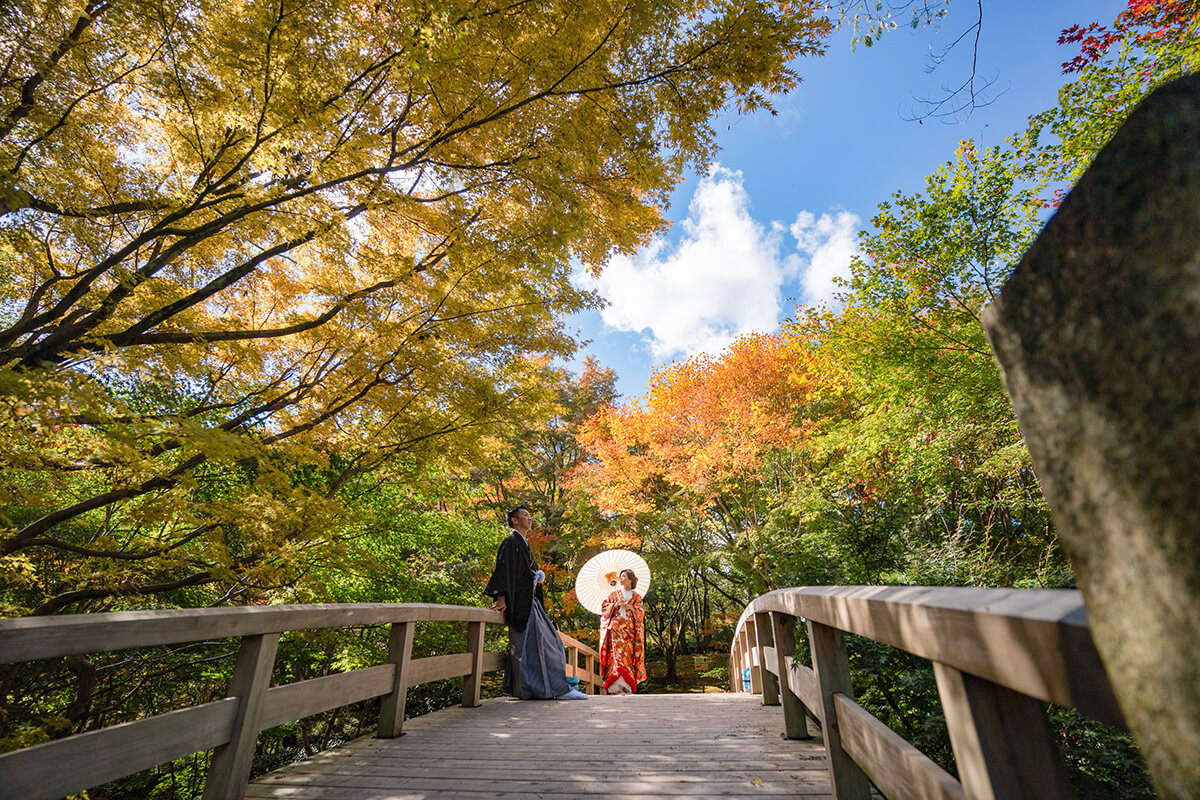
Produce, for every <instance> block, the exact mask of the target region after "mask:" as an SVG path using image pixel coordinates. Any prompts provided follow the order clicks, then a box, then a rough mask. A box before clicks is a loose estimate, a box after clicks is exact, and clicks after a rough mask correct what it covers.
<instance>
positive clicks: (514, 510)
mask: <svg viewBox="0 0 1200 800" xmlns="http://www.w3.org/2000/svg"><path fill="white" fill-rule="evenodd" d="M522 508H523V509H525V510H526V511H529V506H523V505H522V506H513V507H512V508H510V509H509V510H508V527H510V528H511V527H512V526H513V524H512V519H513V517H515V516H516V515H517V512H518V511H520V510H521V509H522ZM530 513H532V512H530Z"/></svg>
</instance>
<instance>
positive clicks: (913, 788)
mask: <svg viewBox="0 0 1200 800" xmlns="http://www.w3.org/2000/svg"><path fill="white" fill-rule="evenodd" d="M834 706H835V708H836V709H837V720H838V730H839V731H841V739H842V749H843V750H845V751H846V752H847V753H848V754H849V755H850V757H851V758H853V759H854V761H855V763H856V764H858V766H859V767H860V768H861V769H862V771H863V772H865V773H866V774H867V777H868V778H870V780H871V783H873V784H875V786H876V788H878V789H879V791H880V792H881V793H882V794H883V796H884V797H886V798H888V800H966V793H965V792H964V791H963V787H962V784H961V783H959V782H958V781H957V780H955V779H954V776H952V775H951V774H950V773H948V772H946V770H944V769H942V768H941V767H939V766H938V765H937V764H935V763H934V762H933V761H932V760H930V758H929V757H928V756H926V755H925V754H924V753H922V752H921V751H920V750H918V749H917V748H915V747H913V746H912V745H911V744H909V743H908V742H906V741H905V740H904V739H903V738H902V737H900V736H898V735H897V734H896V733H895V732H894V731H892V729H891V728H889V727H888V726H886V725H884V724H883V723H882V722H880V721H879V720H877V719H875V717H873V716H871V714H869V713H867V711H866V710H865V709H863V707H862V706H860V705H859V704H858V703H855V702H854V701H853V700H850V699H848V698H847V697H846V696H845V695H841V694H839V695H834Z"/></svg>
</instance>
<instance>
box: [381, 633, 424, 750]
mask: <svg viewBox="0 0 1200 800" xmlns="http://www.w3.org/2000/svg"><path fill="white" fill-rule="evenodd" d="M414 628H416V623H415V622H393V623H392V631H391V635H390V636H389V637H388V663H389V664H394V665H395V666H396V675H395V677H394V678H393V679H392V693H391V694H389V695H387V696H385V697H384V698H383V704H382V706H381V707H380V709H379V728H378V730H377V731H376V734H375V735H376V736H377V737H378V738H380V739H395V738H396V737H397V736H399V735H400V734H402V733H403V732H404V704H405V701H406V700H407V699H408V675H407V673H408V662H409V661H411V660H412V645H413V630H414Z"/></svg>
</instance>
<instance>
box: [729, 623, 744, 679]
mask: <svg viewBox="0 0 1200 800" xmlns="http://www.w3.org/2000/svg"><path fill="white" fill-rule="evenodd" d="M738 669H739V668H738V654H737V637H736V636H734V637H733V642H732V643H731V644H730V645H729V691H731V692H740V691H741V690H742V687H741V675H739V674H738Z"/></svg>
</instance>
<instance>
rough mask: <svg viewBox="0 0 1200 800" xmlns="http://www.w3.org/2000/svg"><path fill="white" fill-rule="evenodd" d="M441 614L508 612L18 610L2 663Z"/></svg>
mask: <svg viewBox="0 0 1200 800" xmlns="http://www.w3.org/2000/svg"><path fill="white" fill-rule="evenodd" d="M440 620H456V621H461V622H490V623H494V624H503V623H504V615H503V614H501V613H500V612H498V611H492V610H491V609H488V608H474V607H470V606H447V605H438V604H434V603H326V604H312V605H291V606H287V605H280V606H234V607H230V608H190V609H160V610H154V611H118V612H109V613H103V614H62V615H59V616H53V617H19V618H16V619H6V620H0V663H16V662H20V661H36V660H38V659H43V658H56V657H59V656H67V655H75V654H79V653H103V652H108V651H110V650H123V649H126V648H135V647H154V646H158V645H165V644H179V643H182V642H199V641H204V640H206V639H229V638H234V637H240V636H257V635H261V634H266V633H282V632H284V631H295V630H306V629H310V628H342V627H348V626H351V625H380V624H386V623H392V622H405V621H411V622H426V621H440Z"/></svg>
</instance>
